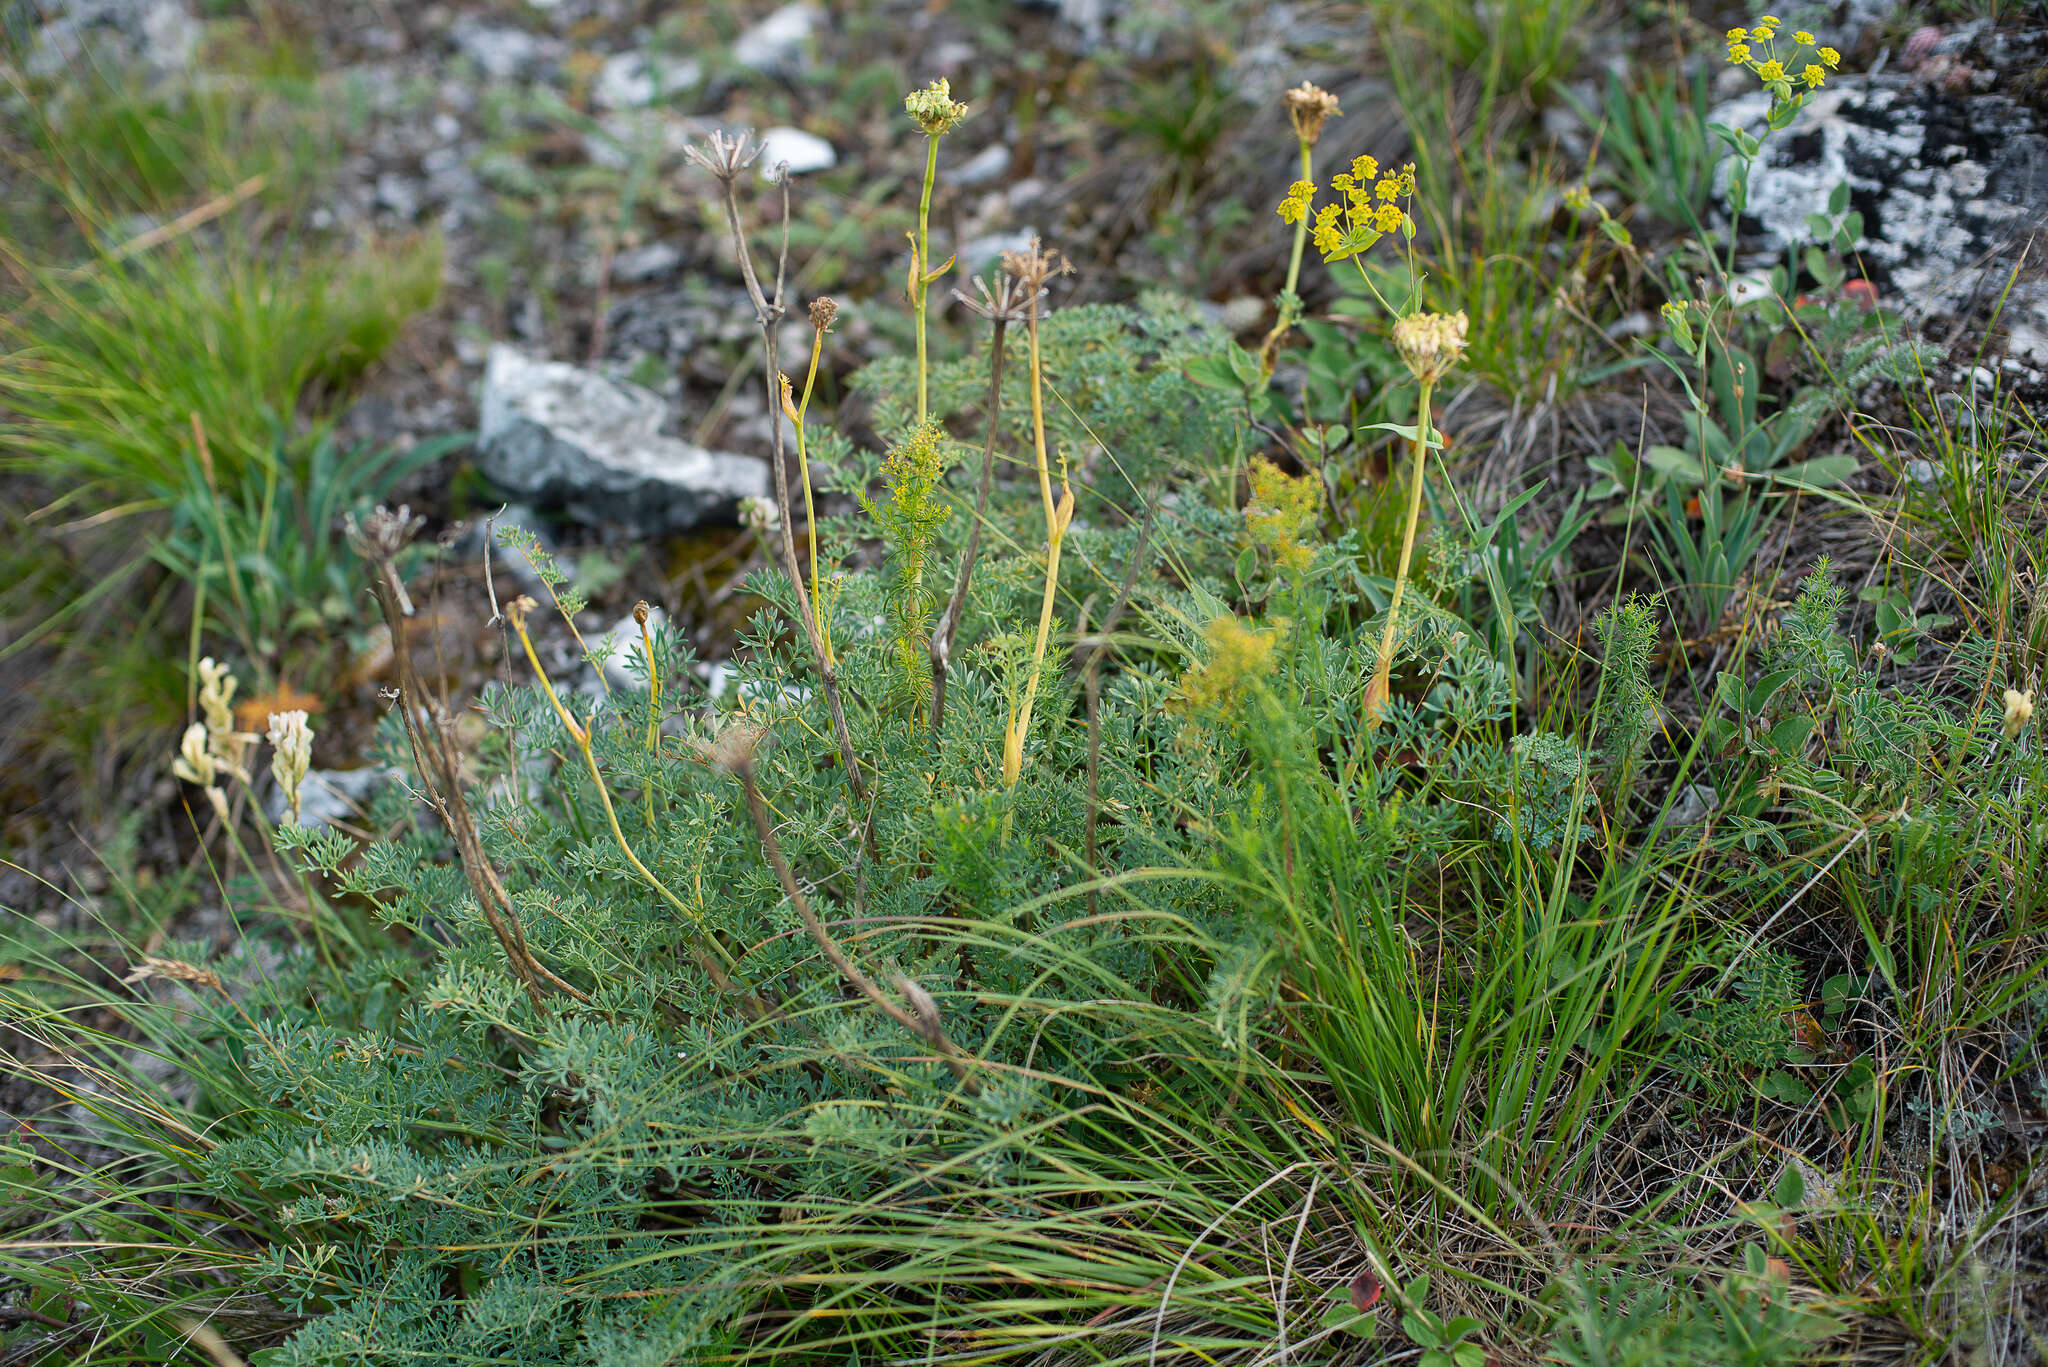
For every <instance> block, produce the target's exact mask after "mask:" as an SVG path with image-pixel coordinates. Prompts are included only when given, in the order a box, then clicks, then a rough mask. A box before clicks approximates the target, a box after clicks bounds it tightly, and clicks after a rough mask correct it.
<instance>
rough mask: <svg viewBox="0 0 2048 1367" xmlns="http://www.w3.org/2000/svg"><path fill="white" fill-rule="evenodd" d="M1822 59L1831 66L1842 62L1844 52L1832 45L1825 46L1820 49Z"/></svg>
mask: <svg viewBox="0 0 2048 1367" xmlns="http://www.w3.org/2000/svg"><path fill="white" fill-rule="evenodd" d="M1820 59H1821V60H1822V61H1823V62H1826V63H1827V64H1828V65H1829V66H1831V67H1835V66H1840V65H1841V64H1842V54H1841V53H1839V52H1837V51H1835V50H1834V49H1833V48H1831V47H1824V48H1822V49H1821V50H1820Z"/></svg>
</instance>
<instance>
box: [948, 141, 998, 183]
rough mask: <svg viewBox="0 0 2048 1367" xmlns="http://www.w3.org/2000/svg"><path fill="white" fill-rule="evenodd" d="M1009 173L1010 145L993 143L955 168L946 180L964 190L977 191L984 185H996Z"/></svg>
mask: <svg viewBox="0 0 2048 1367" xmlns="http://www.w3.org/2000/svg"><path fill="white" fill-rule="evenodd" d="M1009 173H1010V148H1009V145H1008V144H1007V143H1000V142H992V143H990V144H989V145H988V146H986V147H984V148H982V149H981V150H980V151H979V152H976V153H975V154H974V155H973V156H971V157H969V158H968V159H967V160H966V161H963V162H961V163H960V164H959V165H958V166H956V167H954V168H953V169H952V170H951V171H950V172H948V173H947V175H946V177H945V179H946V180H947V181H948V182H950V183H951V184H954V185H958V186H961V187H962V188H963V189H968V190H976V189H980V188H981V187H982V186H984V185H992V184H994V183H995V182H996V181H999V180H1001V179H1002V178H1003V177H1004V176H1006V175H1008V174H1009Z"/></svg>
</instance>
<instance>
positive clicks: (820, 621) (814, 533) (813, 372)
mask: <svg viewBox="0 0 2048 1367" xmlns="http://www.w3.org/2000/svg"><path fill="white" fill-rule="evenodd" d="M824 349H825V334H824V333H822V332H814V333H812V334H811V369H810V372H809V373H808V374H806V375H805V376H804V396H803V398H802V399H800V400H798V402H797V406H796V471H797V477H798V478H799V479H801V480H802V481H803V486H804V530H805V532H806V533H807V534H808V535H809V537H810V543H811V625H812V626H814V627H815V628H816V629H817V632H818V640H819V642H820V643H821V644H822V645H823V647H824V652H825V667H826V668H828V669H830V668H832V667H833V666H834V665H836V664H837V663H838V661H837V660H836V659H834V658H833V655H832V623H831V622H830V621H829V620H828V619H827V618H826V616H825V603H824V600H823V599H822V598H820V597H819V596H818V510H817V507H816V505H814V504H813V503H812V501H811V458H810V452H809V450H808V448H807V447H806V445H805V443H804V414H805V413H807V412H809V411H810V407H811V388H812V386H813V385H815V384H817V382H818V353H819V352H821V351H823V350H824Z"/></svg>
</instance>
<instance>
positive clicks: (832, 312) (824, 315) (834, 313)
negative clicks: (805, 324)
mask: <svg viewBox="0 0 2048 1367" xmlns="http://www.w3.org/2000/svg"><path fill="white" fill-rule="evenodd" d="M838 316H839V301H838V300H837V299H830V298H827V297H826V296H824V295H819V296H818V297H817V298H816V299H813V300H812V301H811V326H812V327H813V328H816V329H817V330H818V331H819V332H830V331H831V330H832V320H833V319H835V318H837V317H838Z"/></svg>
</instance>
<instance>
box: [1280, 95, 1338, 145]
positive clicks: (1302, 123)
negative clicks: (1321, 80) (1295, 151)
mask: <svg viewBox="0 0 2048 1367" xmlns="http://www.w3.org/2000/svg"><path fill="white" fill-rule="evenodd" d="M1280 98H1281V101H1282V102H1283V103H1284V104H1285V105H1286V106H1287V117H1288V119H1289V120H1290V121H1291V122H1292V123H1293V124H1294V135H1295V136H1296V137H1298V138H1300V139H1301V140H1302V141H1303V142H1304V143H1306V144H1307V145H1308V146H1310V147H1314V146H1315V145H1316V143H1317V141H1318V140H1320V139H1321V138H1322V136H1323V125H1324V124H1325V123H1327V122H1328V121H1329V120H1331V119H1334V118H1338V117H1340V116H1341V115H1342V114H1343V113H1344V111H1343V110H1341V109H1339V108H1338V107H1337V97H1336V96H1335V95H1332V94H1331V93H1330V92H1329V91H1327V90H1325V89H1323V88H1322V87H1321V86H1319V85H1316V84H1314V83H1313V82H1311V81H1303V82H1302V83H1301V84H1300V85H1298V86H1296V87H1294V89H1292V90H1290V91H1288V92H1287V93H1286V94H1285V95H1283V96H1281V97H1280Z"/></svg>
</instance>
